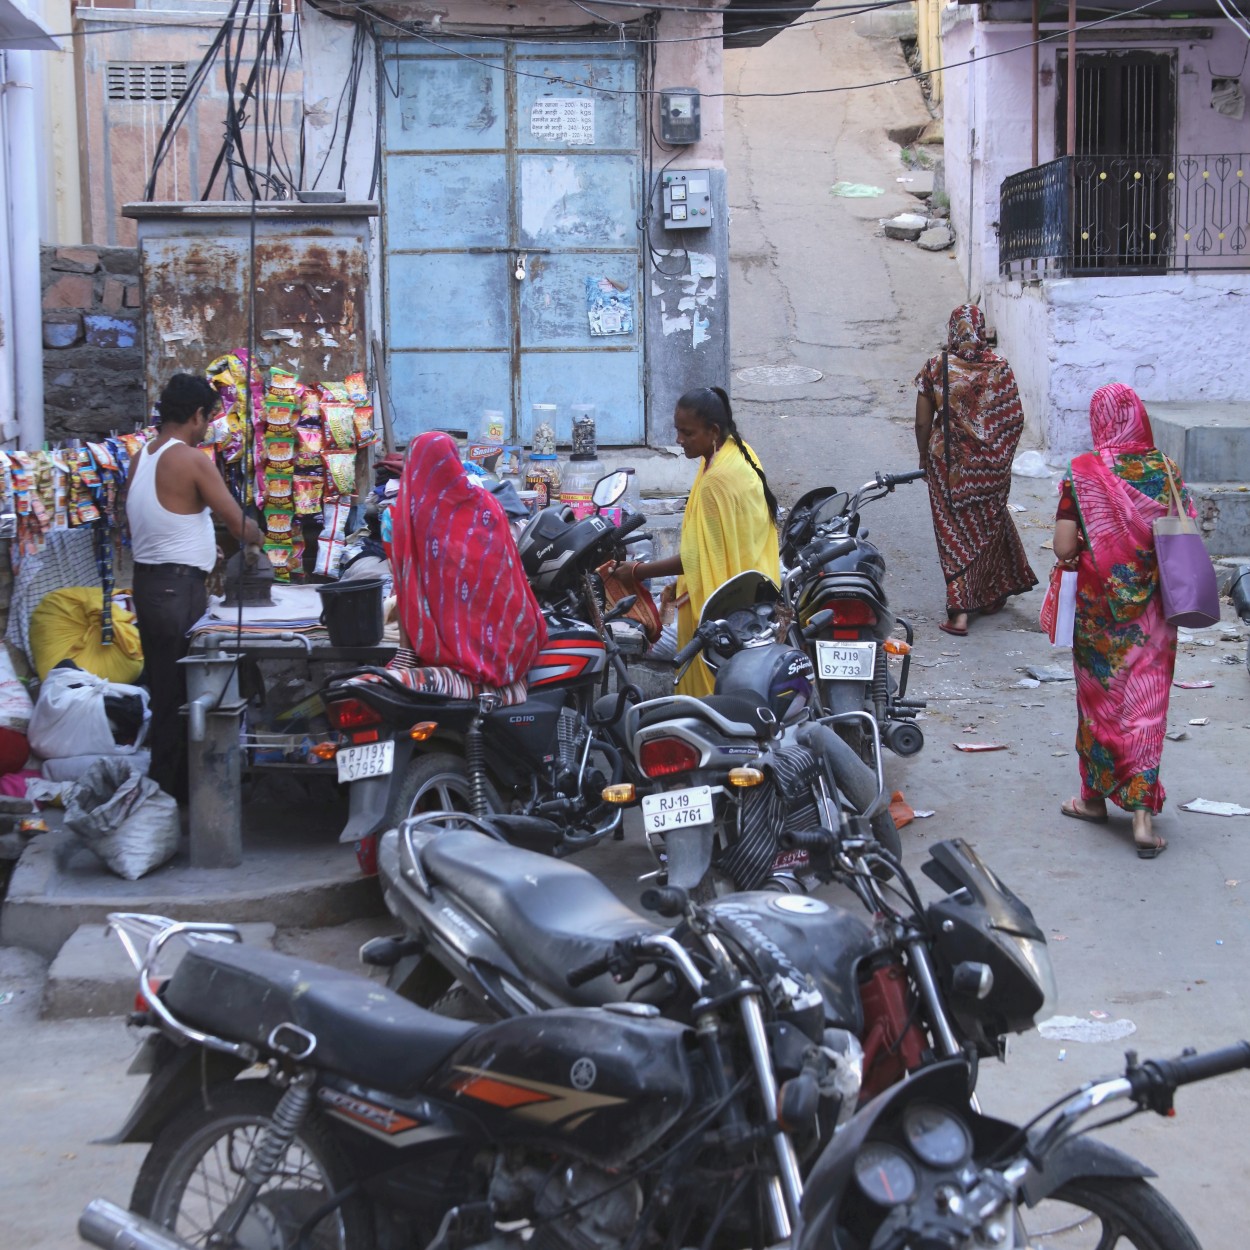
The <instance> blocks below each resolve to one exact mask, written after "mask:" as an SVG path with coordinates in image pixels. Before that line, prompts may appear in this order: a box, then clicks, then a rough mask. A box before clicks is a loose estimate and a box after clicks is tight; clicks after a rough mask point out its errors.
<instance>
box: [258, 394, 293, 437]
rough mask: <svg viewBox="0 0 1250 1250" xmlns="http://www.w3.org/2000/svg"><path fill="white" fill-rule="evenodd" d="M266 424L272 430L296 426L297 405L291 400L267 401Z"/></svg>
mask: <svg viewBox="0 0 1250 1250" xmlns="http://www.w3.org/2000/svg"><path fill="white" fill-rule="evenodd" d="M265 424H266V425H267V426H268V427H269V428H270V429H271V430H273V429H286V428H287V427H288V426H292V425H294V424H295V404H294V403H293V402H292V401H291V400H289V399H266V400H265Z"/></svg>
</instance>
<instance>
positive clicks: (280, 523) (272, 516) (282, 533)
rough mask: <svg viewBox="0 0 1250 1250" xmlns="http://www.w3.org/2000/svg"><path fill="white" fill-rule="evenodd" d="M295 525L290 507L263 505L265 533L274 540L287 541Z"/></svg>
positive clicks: (293, 514)
mask: <svg viewBox="0 0 1250 1250" xmlns="http://www.w3.org/2000/svg"><path fill="white" fill-rule="evenodd" d="M294 525H295V513H294V512H293V511H292V510H291V509H290V508H275V507H272V506H270V505H268V504H267V505H266V506H265V533H267V534H268V535H269V537H270V538H272V539H274V540H275V541H276V542H284V543H289V542H290V541H291V530H292V529H293V527H294Z"/></svg>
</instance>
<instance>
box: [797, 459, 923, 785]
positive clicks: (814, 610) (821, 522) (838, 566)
mask: <svg viewBox="0 0 1250 1250" xmlns="http://www.w3.org/2000/svg"><path fill="white" fill-rule="evenodd" d="M922 477H924V471H923V470H916V471H914V472H911V473H878V474H877V475H876V476H875V477H874V478H873V480H872V481H871V482H865V483H864V484H863V486H861V487H860V488H859V490H857V491H856V492H855V493H854V494H853V495H848V494H847V493H846V492H845V491H837V490H835V489H834V488H833V487H831V486H828V487H820V488H819V489H817V490H813V491H809V492H808V493H807V494H806V495H804V496H803V497H802V498H801V499H800V500H799V501H798V503H796V504H795V505H794V507H793V508H792V509H791V510H790V513H789V515H788V516H787V518H786V522H785V525H784V527H783V529H782V537H781V560H782V564H783V566H784V567H786V568H787V569H789V570H790V571H789V572H788V573H787V574H786V576H785V578H784V590H785V595H786V600H787V602H788V603H790V604H791V605H792V607H793V609H794V611H795V613H796V616H797V620H798V624H799V627H800V628H801V629H802V630H803V631H804V636H805V638H806V639H807V646H808V648H809V654H810V655H811V657H812V659H813V661H814V663H815V667H816V688H817V701H818V704H819V708H820V710H821V712H822V713H832V714H838V713H846V712H852V711H867V712H868V713H869V714H870V715H871V717H872V720H873V722H874V723H875V724H876V727H877V733H878V736H879V738H880V743H878V742H877V740H876V738H875V737H874V736H872V735H870V734H868V733H867V732H866V731H865V727H864V724H863V723H862V722H860V721H855V720H850V719H847V720H843V721H840V722H839V723H838V725H837V732H838V733H839V734H840V735H841V736H842V737H843V738H844V739H845V741H846V742H847V743H848V745H850V746H851V747H852V748H853V749H854V750H855V751H856V753H857V754H859V755H861V756H862V757H863V758H864V759H865V760H868V762H869V763H871V762H873V760H874V758H875V756H876V755H879V753H880V745H884V746H886V747H887V748H889V750H891V751H893V752H894V753H895V754H896V755H903V756H907V755H915V754H916V753H917V752H919V751H920V750H921V749H922V748H923V746H924V734H923V732H922V731H921V729H920V726H919V725H917V724H916V713H917V712H919V711H921V710H923V708H924V707H925V703H924V701H923V700H920V699H908V698H907V697H906V696H907V678H908V675H909V672H910V668H911V656H910V651H911V646H912V643H913V642H914V641H915V633H914V631H913V629H912V625H911V622H910V621H908V620H906V619H905V618H903V617H900V616H895V614H894V613H893V612H892V611H891V610H890V606H889V601H888V599H887V597H886V593H885V559H884V557H883V556H882V555H881V552H880V551H879V550H878V549H877V547H876V546H875V545H874V544H873V543H870V542H869V541H868V531H867V530H866V529H862V528H861V524H860V513H861V512H862V510H863V508H864V506H865V505H866V504H869V503H873V502H875V501H876V500H878V499H882V498H884V497H885V496H886V495H888V494H891V493H892V492H893V491H894V489H895V487H896V486H898V485H900V484H902V483H905V482H913V481H915V480H917V479H918V478H922ZM900 626H901V627H902V630H903V635H904V640H899V639H897V638H896V637H895V633H896V631H897V629H898V628H899V627H900ZM892 654H895V655H901V656H902V664H901V667H900V669H899V673H898V676H897V677H895V676H894V674H893V673H892V672H891V671H890V663H889V656H890V655H892Z"/></svg>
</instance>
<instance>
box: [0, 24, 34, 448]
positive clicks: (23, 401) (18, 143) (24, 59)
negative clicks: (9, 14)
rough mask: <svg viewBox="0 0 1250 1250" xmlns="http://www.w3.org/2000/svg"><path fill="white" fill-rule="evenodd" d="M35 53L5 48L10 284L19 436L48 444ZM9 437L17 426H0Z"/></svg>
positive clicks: (26, 442)
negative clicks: (36, 172) (35, 174)
mask: <svg viewBox="0 0 1250 1250" xmlns="http://www.w3.org/2000/svg"><path fill="white" fill-rule="evenodd" d="M33 55H34V54H33V53H31V52H27V51H23V50H20V49H15V48H10V49H8V50H7V51H6V52H5V53H4V83H3V85H4V114H3V116H4V135H5V148H6V151H7V155H8V169H7V170H6V171H5V172H6V177H7V181H8V195H7V199H6V205H7V209H8V214H7V215H8V223H7V224H8V232H9V269H8V275H7V276H8V278H9V286H10V289H11V290H12V301H13V314H12V320H11V321H10V323H9V331H10V335H11V337H12V340H13V361H14V396H15V407H16V410H17V430H16V431H15V433H16V436H17V438H18V440H19V442H20V444H21V446H23V447H30V448H34V447H42V446H43V438H44V424H43V318H42V302H43V290H42V286H41V282H40V277H39V190H38V180H37V179H36V178H32V177H31V176H30V171H31V170H34V169H38V168H39V167H40V161H39V155H38V146H39V145H38V137H37V134H36V125H35V91H34V74H33V67H32V64H31V57H32V56H33ZM0 433H2V434H3V435H4V437H5V438H6V439H8V438H12V437H13V436H14V432H10V431H8V430H0Z"/></svg>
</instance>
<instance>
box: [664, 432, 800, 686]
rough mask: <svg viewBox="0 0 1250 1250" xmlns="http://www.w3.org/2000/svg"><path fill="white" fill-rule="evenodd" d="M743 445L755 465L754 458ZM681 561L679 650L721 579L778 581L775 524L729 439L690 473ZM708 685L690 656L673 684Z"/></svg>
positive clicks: (755, 477)
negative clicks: (747, 576)
mask: <svg viewBox="0 0 1250 1250" xmlns="http://www.w3.org/2000/svg"><path fill="white" fill-rule="evenodd" d="M747 450H748V451H750V452H751V456H752V457H753V458H754V459H755V461H756V463H757V464H758V463H759V457H757V456H756V455H755V452H754V451H752V450H751V449H750V448H749V447H748V448H747ZM681 566H682V575H681V576H680V577H679V578H678V579H677V597H678V599H680V598H681V596H682V595H683V594H686V595H689V596H690V597H689V599H688V600H687V601H686V602H685V603H684V604H682V606H681V607H680V608H679V609H678V610H677V646H678V648H679V649H680V648H681V647H684V646H685V645H686V643H688V642H689V641H690V639H691V638H693V637H694V629H695V626H696V625H697V624H698V623H699V613H700V612H701V611H702V610H703V605H704V604H705V603H706V602H707V600H708V597H709V596H710V595H711V594H712V592H713V591H714V590H716V588H717V587H718V586H720V585H721V583H722V582H726V581H728V580H729V578H731V577H734V576H736V575H737V574H738V573H745V572H746V571H747V570H748V569H758V570H759V571H760V572H761V573H764V574H766V575H767V576H768V577H771V578H772V579H773V581H774V582H778V581H780V580H781V560H780V557H779V555H778V549H777V527H776V526H775V525H773V523H772V519H771V518H770V517H769V515H768V505H767V504H766V503H765V502H764V488H763V485H762V483H761V482H760V478H759V474H758V473H756V471H755V470H754V469H753V468H752V467H751V465H750V464H748V463H747V459H746V457H745V456H744V455H743V454H742V452H741V451H740V450H739V449H738V445H737V444H736V443H735V442H734V441H733V440H732V439H727V440H726V442H725V444H724V446H722V447H721V448H720V450H719V451H717V453H716V454H715V455H714V456H713V457H712V463H711V464H710V465H708V464H707V463H706V462H704V463H703V464H701V465H700V466H699V472H698V473H697V474H696V475H695V479H694V485H693V486H692V487H691V488H690V499H689V501H688V502H687V504H686V513H685V516H684V517H683V518H682V523H681ZM712 688H713V678H712V672H711V670H710V669H709V668H708V667H707V666H706V665H705V664H704V663H703V662H702V660H695V662H694V663H693V664H692V665H691V666H690V669H689V670H688V671H687V673H686V675H685V677H683V678H682V680H681V683H680V684H679V685H678V687H677V689H678V690H679V691H680V692H681V693H682V694H689V695H696V696H699V695H705V694H711V693H712Z"/></svg>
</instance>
